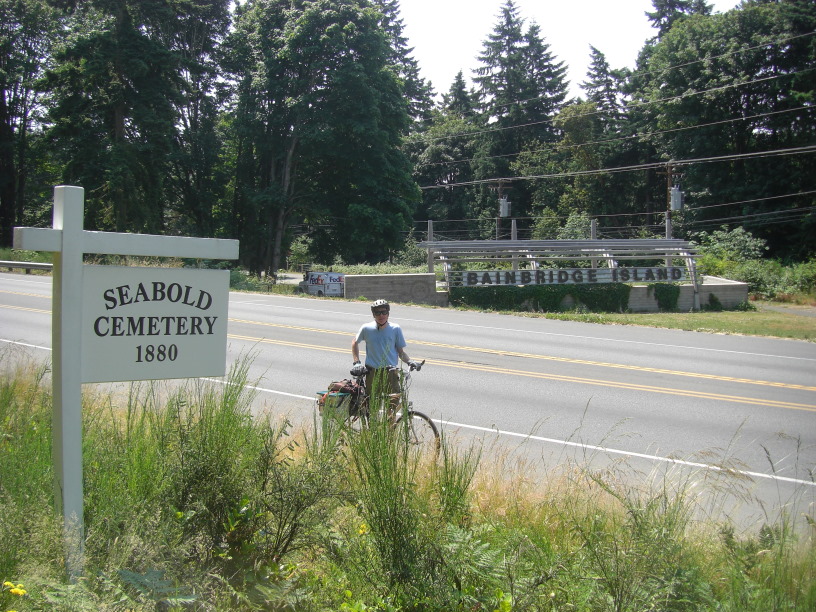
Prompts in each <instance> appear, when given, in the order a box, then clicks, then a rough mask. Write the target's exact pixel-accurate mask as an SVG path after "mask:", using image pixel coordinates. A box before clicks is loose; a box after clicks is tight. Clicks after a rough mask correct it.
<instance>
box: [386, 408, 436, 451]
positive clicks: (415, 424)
mask: <svg viewBox="0 0 816 612" xmlns="http://www.w3.org/2000/svg"><path fill="white" fill-rule="evenodd" d="M407 414H408V422H407V427H406V431H407V433H408V441H409V442H410V443H411V444H415V445H418V446H419V445H421V446H423V447H427V448H431V449H433V450H434V451H438V450H439V431H438V430H437V429H436V425H434V422H433V421H432V420H431V417H429V416H427V415H425V414H423V413H421V412H417V411H416V410H409V411H408V413H407ZM404 419H405V412H403V413H402V414H400V416H399V418H398V419H397V422H396V427H397V428H399V427H405V426H406V423H405V421H404Z"/></svg>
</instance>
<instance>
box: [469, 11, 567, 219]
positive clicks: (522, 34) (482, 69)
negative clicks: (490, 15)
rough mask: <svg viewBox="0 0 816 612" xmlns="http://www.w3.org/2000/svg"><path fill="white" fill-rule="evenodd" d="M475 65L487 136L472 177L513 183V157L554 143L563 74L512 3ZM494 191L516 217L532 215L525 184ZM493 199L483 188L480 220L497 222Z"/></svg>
mask: <svg viewBox="0 0 816 612" xmlns="http://www.w3.org/2000/svg"><path fill="white" fill-rule="evenodd" d="M479 61H480V62H481V65H480V66H479V68H478V69H477V70H476V76H475V77H474V81H475V82H476V84H477V86H478V94H479V96H480V101H481V110H482V114H483V119H484V121H485V123H486V124H487V125H489V126H490V130H489V131H486V132H485V134H484V135H483V136H482V137H480V139H479V143H478V146H477V154H476V159H475V161H474V176H475V177H476V179H477V180H487V179H508V178H510V179H512V172H511V162H512V160H513V158H514V157H515V156H517V155H518V154H519V153H520V152H521V151H523V150H524V149H526V148H533V149H537V148H540V146H541V143H546V142H553V141H554V140H556V139H557V137H558V133H557V130H556V129H555V127H554V125H553V119H554V117H555V114H556V113H557V112H558V111H559V110H560V108H561V107H562V106H563V104H564V101H565V100H566V97H567V88H568V82H567V81H566V79H565V74H566V68H565V67H564V65H563V63H562V62H556V61H555V58H554V57H553V56H552V54H551V53H550V51H549V45H547V44H545V43H544V42H543V40H542V38H541V34H540V28H539V26H538V25H536V24H533V25H531V26H530V27H529V28H527V30H525V29H524V20H523V19H521V17H520V16H519V12H518V8H517V7H516V5H515V3H514V2H513V0H506V2H505V4H504V5H503V6H502V8H501V11H500V14H499V18H498V22H497V23H496V25H495V27H494V29H493V32H492V33H491V34H490V35H489V36H488V38H487V40H486V41H485V42H484V47H483V51H482V53H481V54H480V56H479ZM497 185H498V187H499V190H500V193H499V194H498V195H499V196H502V195H507V196H510V199H511V200H512V202H513V213H514V216H522V217H523V216H527V215H529V214H530V212H531V204H532V197H531V194H530V191H529V188H528V186H527V185H526V184H525V183H524V182H522V181H516V182H514V183H513V184H512V191H509V192H505V191H504V184H503V182H502V181H497ZM496 195H497V194H496V193H495V192H493V191H492V190H491V189H489V188H487V187H483V188H481V189H479V190H478V194H477V200H478V203H477V207H478V210H479V211H480V216H482V217H484V218H486V219H489V218H492V217H495V213H496V210H497V207H498V203H497V200H496ZM485 227H487V224H486V225H485Z"/></svg>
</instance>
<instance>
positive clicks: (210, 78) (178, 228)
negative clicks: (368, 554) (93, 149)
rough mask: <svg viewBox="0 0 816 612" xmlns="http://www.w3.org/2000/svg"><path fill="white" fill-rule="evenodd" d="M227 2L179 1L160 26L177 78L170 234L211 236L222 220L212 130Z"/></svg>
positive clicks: (216, 138) (217, 139)
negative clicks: (174, 14) (176, 10)
mask: <svg viewBox="0 0 816 612" xmlns="http://www.w3.org/2000/svg"><path fill="white" fill-rule="evenodd" d="M230 4H231V0H208V1H204V0H199V1H198V2H196V3H189V4H187V3H184V4H179V8H180V9H181V10H184V11H185V12H183V13H180V14H179V15H178V18H177V19H176V20H174V21H170V22H169V23H168V24H167V25H166V26H165V28H164V32H163V36H162V38H163V40H165V44H166V45H167V47H168V48H170V49H172V50H173V52H174V53H175V54H176V55H177V56H178V58H179V60H180V67H179V69H180V77H181V91H180V96H179V98H178V102H177V103H176V105H175V108H176V114H177V117H178V128H177V132H176V138H175V142H174V147H173V152H172V155H171V158H170V162H171V174H170V176H169V177H168V181H167V192H168V193H167V201H168V209H169V211H168V215H169V216H171V219H170V222H169V223H168V231H170V232H171V233H179V234H185V235H194V236H215V235H216V234H217V233H218V230H219V224H220V223H223V219H221V218H220V216H219V215H216V212H217V211H218V210H219V207H218V206H217V204H218V202H219V201H220V200H221V199H222V198H223V191H224V188H223V185H224V183H225V177H224V174H223V172H224V171H223V168H222V166H221V161H220V158H221V148H222V142H221V141H222V136H221V134H219V133H218V129H217V128H218V120H219V113H220V111H221V108H220V104H221V98H223V95H224V94H223V93H222V89H223V85H222V84H220V82H219V81H220V75H219V70H220V68H219V66H218V64H217V54H218V49H219V44H220V42H221V41H222V40H223V38H224V36H225V35H226V33H227V29H228V27H229V25H230V21H231V18H230V12H229V8H230ZM170 26H173V27H170Z"/></svg>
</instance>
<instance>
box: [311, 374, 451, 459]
mask: <svg viewBox="0 0 816 612" xmlns="http://www.w3.org/2000/svg"><path fill="white" fill-rule="evenodd" d="M424 364H425V360H424V359H423V360H422V361H421V362H420V363H416V364H415V365H412V366H410V367H409V370H408V372H407V373H406V372H405V371H404V370H402V369H401V368H398V367H389V368H388V370H389V371H392V370H399V372H400V388H401V389H402V393H392V394H388V395H386V396H384V397H383V398H382V400H383V404H385V405H383V404H381V405H380V406H378V407H377V412H376V414H377V416H378V417H380V418H391V420H392V425H391V426H392V428H394V429H395V430H396V429H398V428H401V427H402V428H404V431H405V432H406V433H407V435H408V441H409V442H410V443H411V444H413V445H416V446H425V445H427V446H432V448H433V449H434V450H435V451H438V450H439V430H438V429H437V428H436V425H435V424H434V422H433V421H432V420H431V418H430V417H429V416H428V415H426V414H424V413H422V412H419V411H418V410H414V408H413V402H412V401H410V400H408V398H407V393H408V388H409V387H410V384H411V372H412V371H414V370H416V371H417V372H418V371H419V370H420V369H422V366H423V365H424ZM349 374H351V376H352V381H351V386H350V387H349V386H344V387H341V388H340V389H338V390H336V391H332V390H328V391H318V392H317V394H318V396H320V397H321V398H323V400H324V401H327V400H332V402H333V404H334V406H335V407H336V408H339V409H341V410H348V416H346V417H345V419H344V425H345V427H346V428H347V429H348V430H350V431H356V432H359V431H362V430H363V429H368V427H369V426H370V425H371V420H372V413H371V403H372V402H371V397H370V394H369V390H368V389H367V388H366V374H365V373H359V374H358V373H355V371H354V370H352V371H351V372H349ZM344 389H345V390H344ZM318 401H319V400H318ZM406 402H407V407H406ZM406 414H407V416H408V420H407V421H406V420H405V415H406Z"/></svg>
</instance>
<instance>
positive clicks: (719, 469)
mask: <svg viewBox="0 0 816 612" xmlns="http://www.w3.org/2000/svg"><path fill="white" fill-rule="evenodd" d="M0 342H6V343H8V344H17V345H19V346H25V347H28V348H36V349H42V350H45V351H50V350H51V349H50V348H48V347H46V346H37V345H36V344H26V343H24V342H15V341H13V340H4V339H3V338H0ZM201 380H205V381H208V382H214V383H219V384H227V383H226V381H223V380H218V379H216V378H202V379H201ZM247 388H248V389H252V390H253V391H262V392H264V393H273V394H275V395H285V396H286V397H293V398H295V399H303V400H307V401H310V402H312V401H314V399H315V398H314V397H309V396H306V395H298V394H296V393H286V392H285V391H275V390H274V389H265V388H264V387H256V386H254V385H247ZM433 420H434V421H436V422H438V423H439V424H440V425H443V426H444V425H450V426H452V427H461V428H462V429H473V430H475V431H483V432H490V433H495V434H498V435H500V436H509V437H511V438H527V439H528V440H535V441H536V442H546V443H548V444H559V445H561V446H572V447H574V448H580V449H583V450H594V451H601V452H604V453H609V454H610V455H624V456H626V457H634V458H638V459H647V460H649V461H659V462H662V463H673V464H674V465H683V466H686V467H696V468H701V469H704V470H711V471H714V472H732V473H734V474H740V475H742V476H749V477H752V478H765V479H768V480H776V481H779V482H789V483H791V484H797V485H804V486H810V487H816V482H812V481H809V480H800V479H798V478H788V477H787V476H777V475H776V474H763V473H762V472H749V471H746V470H729V469H726V468H723V467H720V466H718V465H711V464H710V463H697V462H694V461H685V460H683V459H673V458H671V457H661V456H660V455H647V454H644V453H634V452H631V451H624V450H619V449H616V448H609V447H606V446H595V445H594V444H582V443H581V442H570V441H569V440H557V439H556V438H545V437H543V436H534V435H532V434H522V433H518V432H515V431H505V430H502V429H496V428H492V427H481V426H479V425H467V424H466V423H456V422H454V421H444V420H442V419H433Z"/></svg>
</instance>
